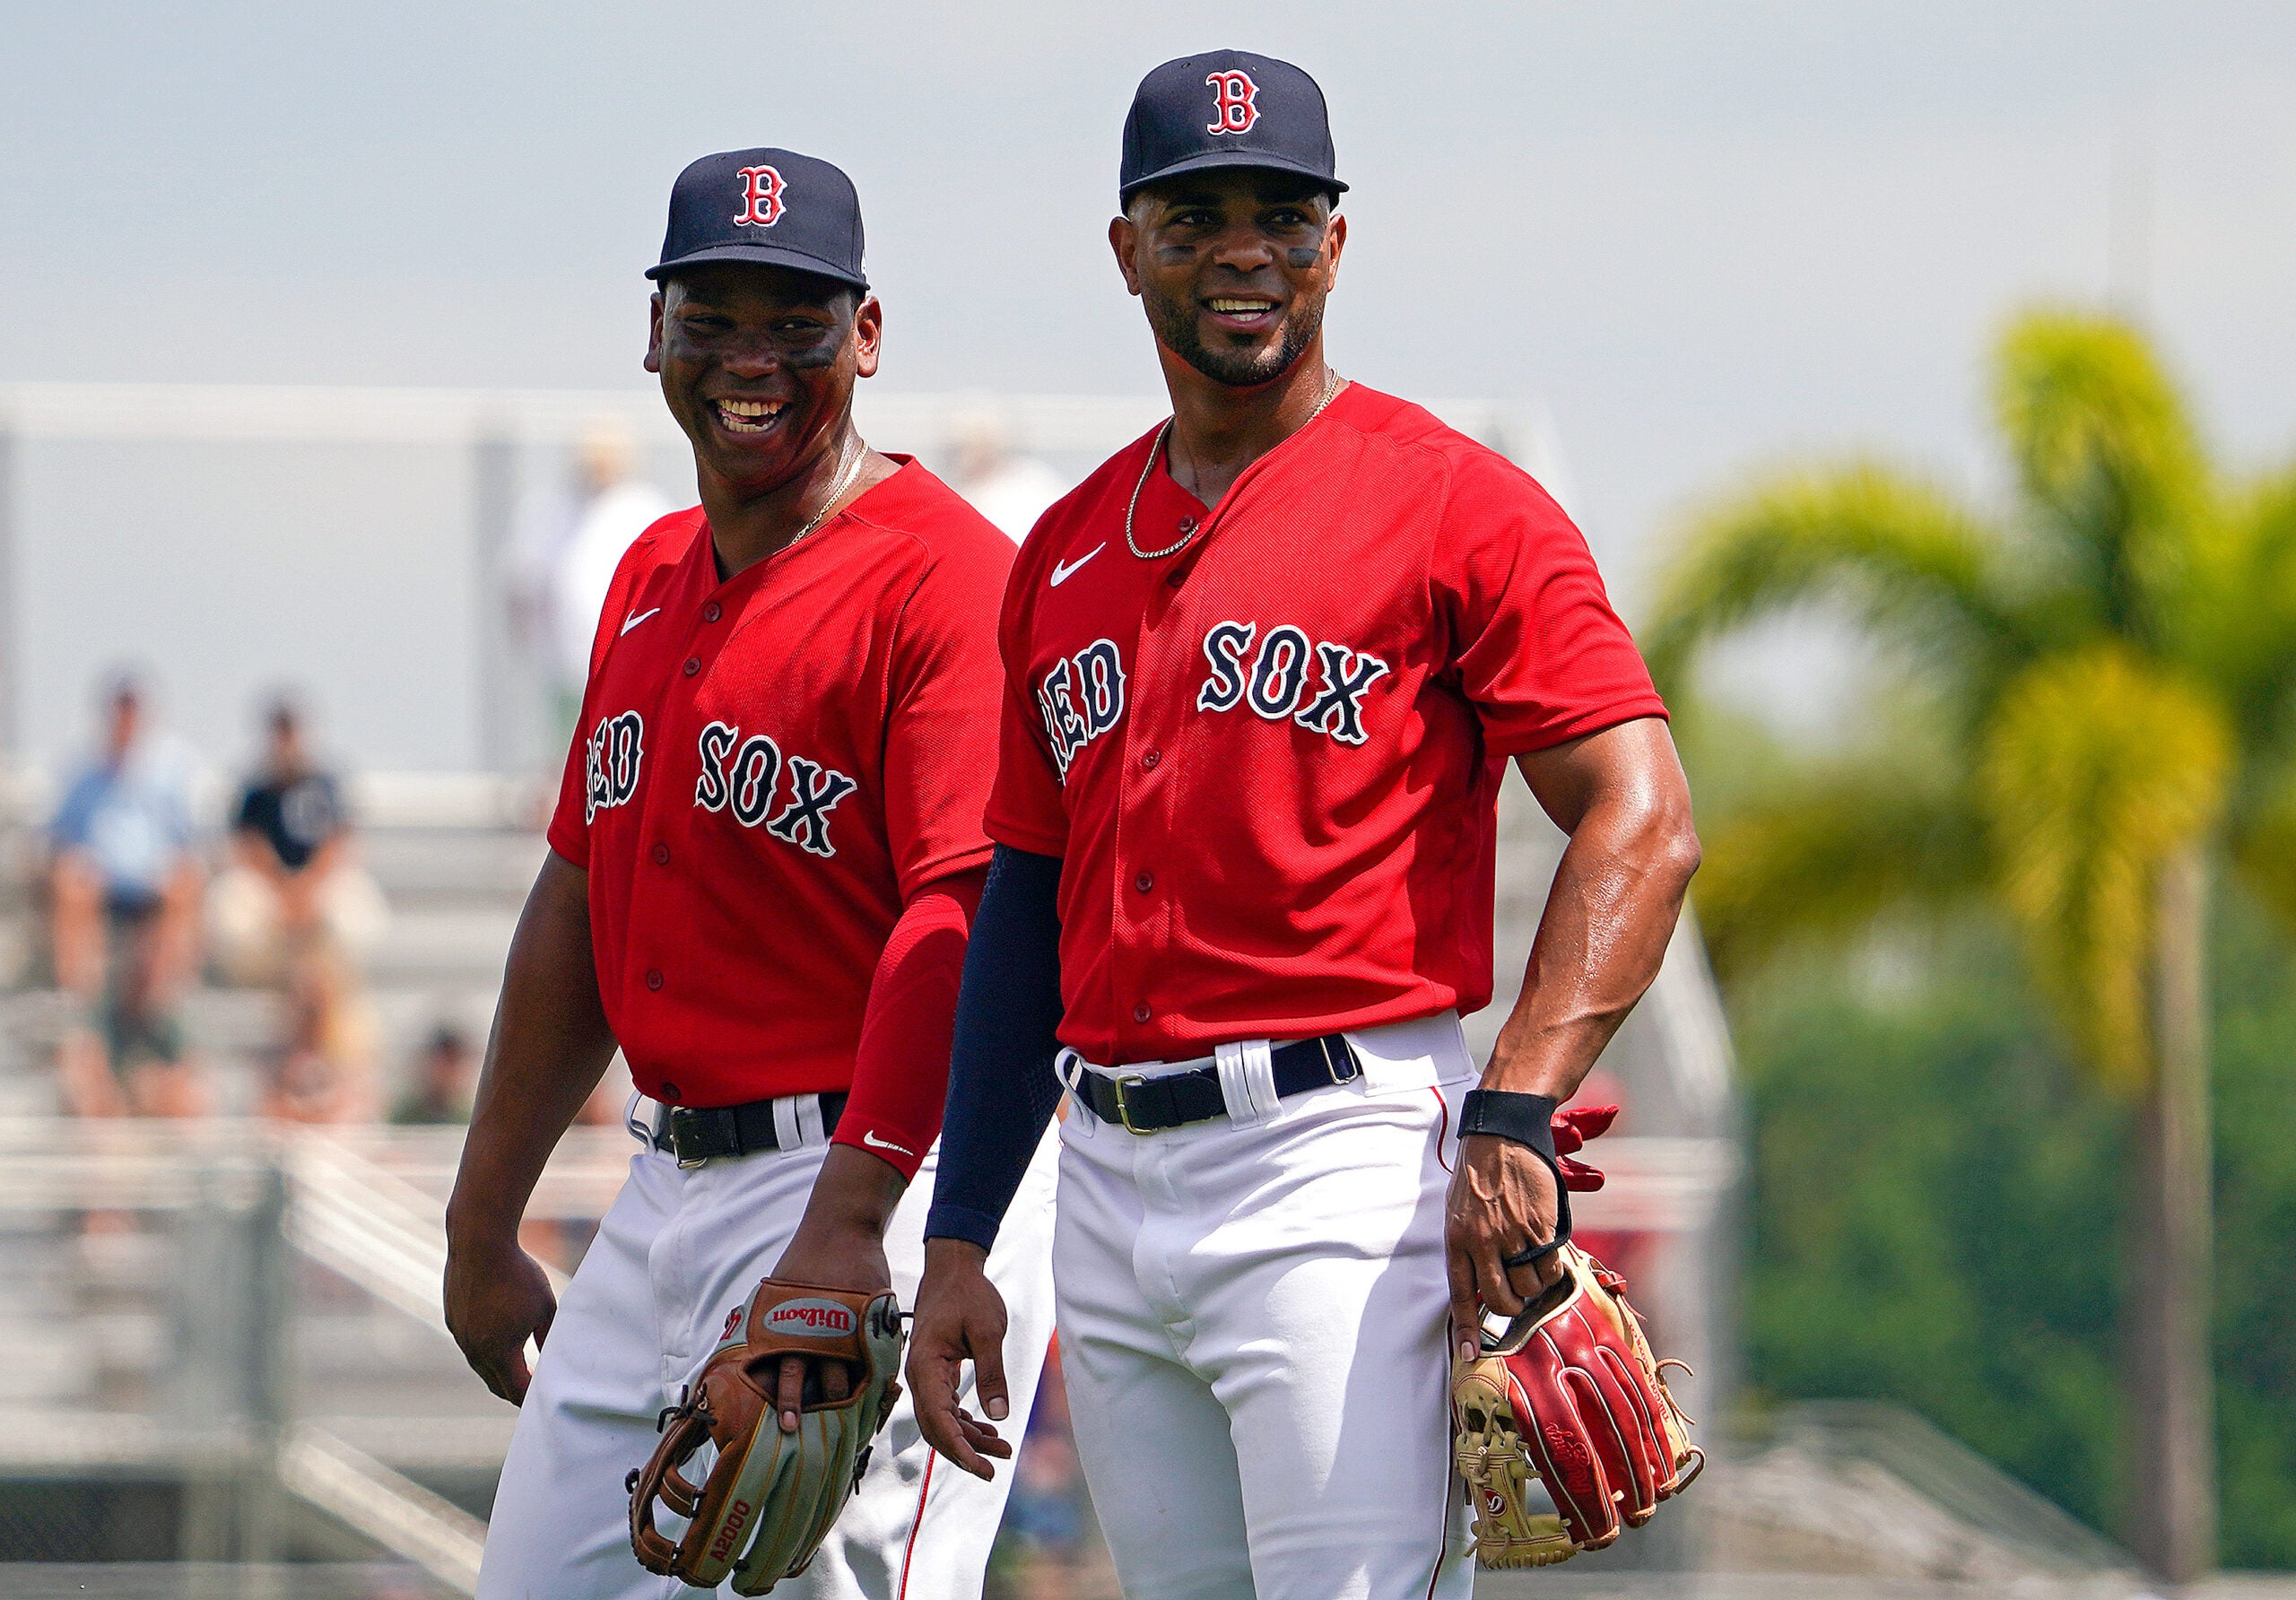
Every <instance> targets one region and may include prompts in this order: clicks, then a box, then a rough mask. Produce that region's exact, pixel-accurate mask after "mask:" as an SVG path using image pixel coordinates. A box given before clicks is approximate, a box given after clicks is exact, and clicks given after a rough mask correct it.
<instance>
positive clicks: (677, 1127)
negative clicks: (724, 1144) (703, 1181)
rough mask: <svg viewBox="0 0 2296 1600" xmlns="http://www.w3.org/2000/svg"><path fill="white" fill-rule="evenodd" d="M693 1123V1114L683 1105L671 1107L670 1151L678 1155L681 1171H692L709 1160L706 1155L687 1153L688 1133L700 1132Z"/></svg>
mask: <svg viewBox="0 0 2296 1600" xmlns="http://www.w3.org/2000/svg"><path fill="white" fill-rule="evenodd" d="M693 1123H694V1117H693V1114H692V1113H691V1112H690V1111H688V1110H687V1109H685V1108H684V1107H683V1106H674V1107H672V1108H671V1109H670V1153H671V1154H672V1155H674V1156H675V1157H677V1161H678V1170H679V1171H681V1172H691V1171H692V1170H693V1169H695V1168H696V1167H699V1166H700V1165H702V1164H703V1163H704V1162H706V1161H709V1157H708V1156H706V1155H688V1154H687V1153H686V1135H687V1134H688V1133H689V1132H691V1133H695V1134H697V1135H698V1134H699V1132H700V1130H699V1129H696V1128H695V1127H694V1126H693ZM698 1142H699V1140H698V1139H697V1143H698Z"/></svg>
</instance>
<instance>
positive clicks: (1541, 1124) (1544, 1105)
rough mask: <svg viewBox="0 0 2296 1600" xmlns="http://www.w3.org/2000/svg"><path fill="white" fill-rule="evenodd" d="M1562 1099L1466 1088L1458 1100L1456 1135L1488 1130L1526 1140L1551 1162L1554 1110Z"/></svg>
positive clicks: (1492, 1132) (1522, 1142) (1480, 1132)
mask: <svg viewBox="0 0 2296 1600" xmlns="http://www.w3.org/2000/svg"><path fill="white" fill-rule="evenodd" d="M1561 1105H1562V1102H1561V1100H1556V1099H1555V1098H1554V1097H1553V1096H1552V1095H1547V1094H1512V1093H1509V1091H1506V1090H1504V1089H1470V1090H1468V1091H1466V1095H1465V1098H1464V1099H1462V1100H1460V1101H1459V1135H1460V1137H1462V1138H1464V1137H1465V1136H1466V1135H1469V1134H1490V1135H1494V1136H1495V1137H1498V1138H1501V1139H1512V1140H1513V1141H1515V1143H1518V1144H1527V1145H1529V1146H1530V1147H1531V1148H1532V1149H1533V1150H1535V1151H1537V1152H1539V1155H1540V1158H1541V1159H1542V1160H1544V1161H1545V1162H1546V1164H1547V1165H1548V1166H1550V1167H1552V1166H1553V1165H1554V1159H1555V1158H1554V1114H1555V1112H1556V1111H1557V1110H1558V1109H1561Z"/></svg>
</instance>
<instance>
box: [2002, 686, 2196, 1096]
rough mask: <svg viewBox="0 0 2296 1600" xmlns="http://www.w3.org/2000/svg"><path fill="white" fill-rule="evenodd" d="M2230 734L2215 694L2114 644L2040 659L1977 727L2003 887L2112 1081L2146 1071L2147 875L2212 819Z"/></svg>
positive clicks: (2041, 970)
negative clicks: (1982, 735) (1982, 728)
mask: <svg viewBox="0 0 2296 1600" xmlns="http://www.w3.org/2000/svg"><path fill="white" fill-rule="evenodd" d="M2231 744H2232V741H2231V734H2230V732H2229V730H2228V729H2227V728H2226V727H2225V726H2224V719H2223V716H2222V712H2221V711H2220V710H2219V709H2218V708H2217V707H2216V705H2215V704H2213V702H2212V701H2211V700H2209V699H2207V698H2206V697H2205V696H2204V695H2202V694H2199V693H2197V692H2196V691H2193V690H2191V689H2189V688H2187V686H2185V685H2184V684H2181V683H2177V682H2175V681H2173V680H2171V679H2169V678H2165V677H2163V676H2161V674H2159V673H2157V672H2155V671H2152V670H2151V669H2150V668H2148V667H2147V666H2146V665H2144V663H2143V662H2142V661H2140V660H2139V659H2137V658H2136V657H2135V656H2134V655H2133V654H2132V653H2131V652H2130V651H2128V650H2127V649H2126V648H2124V647H2121V646H2118V645H2115V644H2100V645H2099V646H2096V647H2094V648H2091V649H2089V650H2086V651H2083V652H2081V653H2079V654H2077V655H2071V656H2065V657H2055V658H2052V659H2050V660H2048V661H2045V662H2043V663H2041V664H2039V665H2037V666H2035V667H2034V668H2033V670H2032V671H2031V672H2030V673H2028V674H2025V675H2024V676H2023V677H2022V678H2020V679H2019V680H2018V681H2017V682H2016V683H2013V684H2012V685H2011V686H2010V688H2009V691H2008V692H2007V693H2005V695H2004V696H2003V697H2002V699H2001V701H2000V703H1999V704H1998V706H1997V707H1996V709H1995V713H1994V716H1993V717H1992V720H1991V722H1990V724H1989V725H1988V726H1987V733H1986V740H1985V751H1984V757H1983V767H1982V777H1981V786H1982V788H1983V791H1984V795H1985V809H1986V813H1987V822H1988V825H1989V830H1990V833H1991V836H1992V839H1993V847H1994V856H1995V861H1996V876H1997V881H1998V883H1999V888H2000V893H2001V897H2002V899H2003V900H2005V902H2006V904H2007V905H2008V908H2009V909H2010V911H2011V912H2012V913H2013V915H2014V916H2015V917H2016V919H2017V921H2018V923H2019V925H2020V926H2022V929H2023V930H2024V933H2025V937H2026V943H2027V945H2028V947H2029V949H2030V950H2031V958H2032V967H2033V974H2034V977H2035V978H2036V979H2037V980H2038V981H2039V985H2040V987H2042V989H2043V990H2044V991H2046V992H2047V993H2048V996H2049V997H2050V999H2051V1000H2052V1001H2053V1002H2054V1003H2055V1006H2056V1009H2057V1014H2058V1016H2059V1017H2060V1019H2062V1021H2063V1022H2064V1023H2065V1026H2066V1031H2067V1032H2068V1033H2069V1034H2070V1035H2071V1036H2072V1038H2073V1041H2074V1045H2075V1046H2076V1047H2077V1048H2079V1050H2080V1052H2081V1054H2082V1055H2083V1057H2085V1058H2086V1059H2087V1060H2088V1061H2089V1062H2090V1063H2091V1064H2092V1066H2093V1067H2094V1068H2095V1069H2096V1071H2097V1073H2098V1074H2099V1076H2100V1078H2102V1079H2103V1080H2104V1082H2105V1083H2106V1084H2107V1085H2108V1086H2109V1087H2110V1088H2112V1089H2113V1090H2115V1091H2119V1092H2122V1093H2134V1092H2135V1091H2138V1090H2140V1089H2142V1088H2143V1087H2144V1083H2145V1082H2146V1079H2147V1078H2148V1076H2149V1075H2150V1074H2151V1071H2152V1056H2151V1052H2150V1051H2149V1049H2148V1048H2147V1045H2148V1043H2149V1040H2150V1037H2151V1031H2152V1030H2151V1028H2150V1026H2149V1023H2148V1016H2147V1007H2148V1001H2147V985H2148V979H2149V977H2150V974H2151V970H2152V952H2153V938H2154V933H2155V929H2154V924H2153V895H2154V889H2155V884H2156V883H2157V881H2158V878H2159V874H2160V871H2161V865H2162V864H2163V863H2164V862H2165V861H2167V860H2168V858H2169V857H2170V855H2171V854H2172V853H2173V852H2175V851H2176V850H2178V849H2179V848H2182V847H2183V846H2185V845H2187V843H2189V842H2190V841H2191V840H2193V839H2198V838H2200V837H2202V836H2203V835H2204V834H2205V833H2206V832H2207V831H2208V830H2209V829H2210V827H2211V826H2212V825H2213V823H2214V822H2215V821H2216V818H2217V814H2218V813H2219V812H2220V811H2221V809H2222V804H2223V798H2224V787H2225V778H2226V775H2227V773H2228V771H2229V770H2230V768H2231Z"/></svg>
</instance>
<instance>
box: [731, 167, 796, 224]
mask: <svg viewBox="0 0 2296 1600" xmlns="http://www.w3.org/2000/svg"><path fill="white" fill-rule="evenodd" d="M742 183H743V184H744V190H743V194H742V202H743V204H742V209H741V210H740V212H739V213H736V214H735V217H734V221H735V222H736V223H740V224H744V225H747V226H752V227H758V228H770V227H772V226H773V225H774V223H776V222H779V221H780V220H781V213H782V212H783V211H784V210H786V209H787V208H786V207H785V206H784V205H783V204H781V194H782V191H783V190H784V189H786V188H787V187H788V186H787V184H785V183H783V182H782V181H781V174H780V173H778V172H776V171H775V170H773V169H772V168H770V167H744V168H743V169H742Z"/></svg>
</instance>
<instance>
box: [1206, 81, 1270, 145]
mask: <svg viewBox="0 0 2296 1600" xmlns="http://www.w3.org/2000/svg"><path fill="white" fill-rule="evenodd" d="M1204 81H1205V83H1209V84H1211V85H1212V91H1213V95H1214V96H1215V97H1216V98H1215V99H1214V100H1213V107H1212V115H1213V118H1214V120H1213V122H1212V123H1211V124H1210V125H1209V126H1206V127H1205V130H1204V131H1205V133H1207V134H1248V133H1250V132H1251V131H1252V124H1253V123H1255V122H1257V121H1258V120H1259V108H1258V107H1257V106H1256V105H1254V104H1253V103H1252V102H1253V101H1254V100H1257V99H1258V98H1259V85H1258V84H1257V83H1253V82H1252V80H1251V75H1250V74H1248V73H1213V74H1212V75H1211V76H1210V77H1208V78H1206V79H1205V80H1204Z"/></svg>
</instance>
